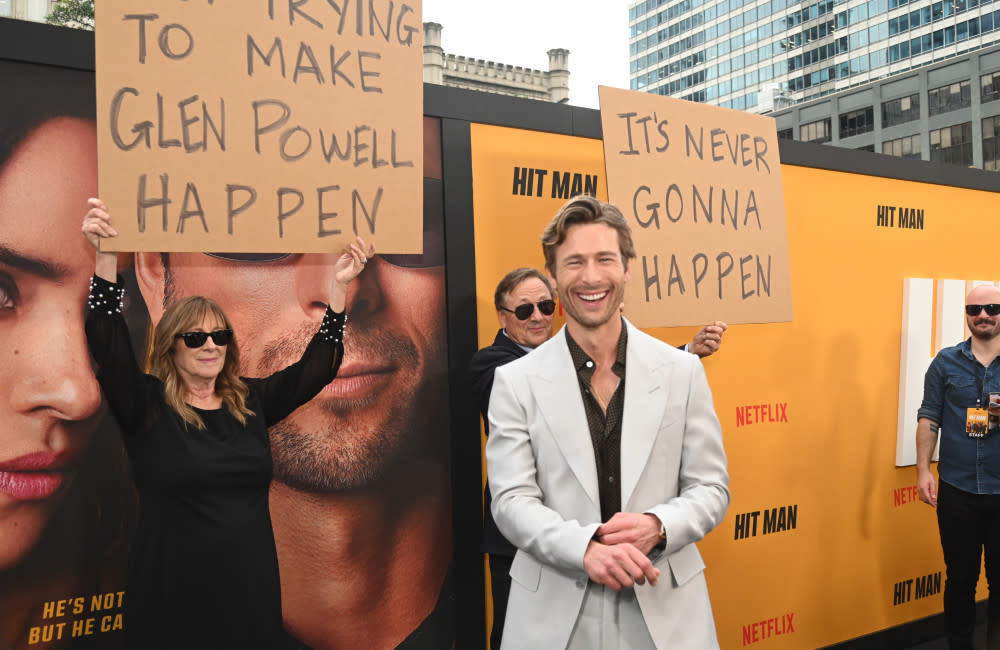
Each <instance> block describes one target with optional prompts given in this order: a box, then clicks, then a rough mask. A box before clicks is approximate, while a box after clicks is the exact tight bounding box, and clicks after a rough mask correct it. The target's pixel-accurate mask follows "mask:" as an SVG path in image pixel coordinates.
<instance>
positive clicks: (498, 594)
mask: <svg viewBox="0 0 1000 650" xmlns="http://www.w3.org/2000/svg"><path fill="white" fill-rule="evenodd" d="M493 304H494V306H495V307H496V310H497V319H498V320H499V321H500V326H501V328H500V330H499V331H498V332H497V335H496V338H494V340H493V344H492V345H489V346H487V347H485V348H483V349H481V350H479V351H478V352H477V353H476V354H475V355H473V357H472V361H471V362H470V365H469V373H470V375H471V378H472V390H473V392H474V393H475V395H476V399H477V401H478V403H479V410H480V412H481V413H482V416H483V422H484V423H485V426H486V435H489V421H488V419H487V413H488V411H489V408H490V392H491V391H492V389H493V376H494V373H495V371H496V369H497V368H499V367H500V366H502V365H504V364H507V363H510V362H511V361H514V360H515V359H519V358H520V357H523V356H524V355H526V354H528V353H529V352H530V351H531V350H533V349H534V348H536V347H538V346H539V345H541V344H542V343H544V342H545V341H547V340H549V339H550V338H551V337H552V327H553V316H554V313H555V308H556V303H555V292H553V291H552V285H551V284H550V283H549V280H548V278H546V277H545V276H544V275H543V274H542V273H541V272H540V271H537V270H536V269H532V268H524V267H522V268H518V269H514V270H513V271H510V272H509V273H507V275H505V276H504V277H503V279H502V280H500V283H499V284H498V285H497V288H496V291H495V292H494V294H493ZM726 327H727V326H726V324H725V323H723V322H722V321H716V322H715V323H713V324H711V325H707V326H705V327H703V328H701V330H699V331H698V333H697V334H695V336H694V338H693V339H692V340H691V343H689V344H687V345H685V346H684V348H683V349H686V350H689V351H691V352H692V353H694V354H697V355H698V356H700V357H706V356H709V355H711V354H713V353H714V352H715V351H716V350H718V349H719V346H720V345H722V335H723V333H724V332H725V331H726ZM483 502H484V511H483V543H482V549H481V550H482V552H484V553H487V554H488V555H489V566H490V586H491V594H492V597H493V628H492V630H491V631H490V648H491V649H492V650H499V649H500V644H501V640H502V636H503V625H504V618H505V617H506V613H507V597H508V594H509V593H510V569H511V564H512V563H513V561H514V555H515V553H517V548H516V547H515V546H514V545H513V544H511V543H510V541H508V540H507V539H506V538H505V537H504V536H503V534H502V533H501V532H500V531H499V529H497V526H496V522H495V521H494V520H493V514H492V513H491V512H490V504H491V502H492V498H491V495H490V489H489V486H488V485H487V486H486V489H485V491H484V495H483Z"/></svg>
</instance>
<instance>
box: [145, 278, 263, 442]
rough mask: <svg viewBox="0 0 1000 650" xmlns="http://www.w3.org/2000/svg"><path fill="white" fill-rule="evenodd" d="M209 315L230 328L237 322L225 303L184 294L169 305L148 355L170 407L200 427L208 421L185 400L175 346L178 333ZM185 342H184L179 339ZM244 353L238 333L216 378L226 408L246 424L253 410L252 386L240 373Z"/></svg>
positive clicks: (148, 364) (150, 369)
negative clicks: (249, 402) (249, 400)
mask: <svg viewBox="0 0 1000 650" xmlns="http://www.w3.org/2000/svg"><path fill="white" fill-rule="evenodd" d="M206 316H213V317H215V318H216V319H217V320H218V321H219V322H221V323H222V325H223V327H224V328H226V329H232V328H233V326H232V324H231V323H230V322H229V319H228V318H226V314H225V313H224V312H223V311H222V307H220V306H219V304H218V303H217V302H215V301H214V300H212V299H210V298H205V297H204V296H189V297H187V298H182V299H181V300H178V301H177V302H175V303H173V304H172V305H170V306H169V307H167V309H166V311H164V312H163V318H161V319H160V323H159V325H157V326H156V329H155V330H154V332H153V336H152V338H151V339H150V345H149V351H148V354H147V355H146V372H147V373H149V374H151V375H153V376H154V377H156V378H158V379H159V380H160V381H162V382H163V392H164V396H165V398H166V401H167V405H168V406H170V408H172V409H174V410H175V411H177V413H179V414H180V416H181V418H183V419H184V421H185V422H187V423H188V424H189V425H191V426H193V427H194V428H196V429H204V428H205V423H204V422H203V421H202V419H201V416H200V415H198V413H197V412H196V411H195V410H194V409H193V408H192V407H191V406H189V405H188V403H187V402H186V401H184V397H185V394H186V387H185V385H184V380H183V379H182V378H181V376H180V372H178V370H177V363H176V362H175V361H174V354H173V349H174V345H175V343H176V341H177V335H178V334H180V333H181V332H190V331H191V330H192V329H193V328H195V327H198V326H200V325H201V324H202V322H204V321H205V318H206ZM178 345H184V343H183V342H182V343H178ZM239 369H240V353H239V348H238V347H237V345H236V337H235V335H234V336H233V339H232V340H231V341H230V342H229V345H227V346H226V359H225V361H224V362H223V364H222V372H220V373H219V376H218V377H217V378H216V379H215V393H216V394H217V395H219V396H220V397H222V403H223V405H224V406H225V407H226V409H227V410H228V411H229V412H230V414H232V416H233V417H234V418H236V419H237V420H238V421H239V422H240V424H242V425H246V423H247V416H248V415H253V414H254V413H253V411H251V410H250V409H248V408H247V405H246V401H247V395H249V394H250V389H249V388H247V385H246V384H245V383H243V381H242V380H241V379H240V375H239Z"/></svg>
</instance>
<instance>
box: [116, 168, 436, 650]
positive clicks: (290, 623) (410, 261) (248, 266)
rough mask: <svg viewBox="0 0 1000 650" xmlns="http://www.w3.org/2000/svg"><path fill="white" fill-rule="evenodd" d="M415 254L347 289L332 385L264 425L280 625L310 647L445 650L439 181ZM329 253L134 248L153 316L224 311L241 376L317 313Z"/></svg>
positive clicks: (261, 372)
mask: <svg viewBox="0 0 1000 650" xmlns="http://www.w3.org/2000/svg"><path fill="white" fill-rule="evenodd" d="M424 203H425V205H424V248H423V253H421V254H416V255H386V254H380V255H376V256H374V257H372V258H371V259H368V260H367V263H366V269H365V272H364V273H362V274H361V275H360V276H359V277H358V279H357V280H356V281H355V282H353V283H352V284H351V285H350V287H349V289H348V293H347V301H346V309H347V313H348V322H347V328H346V332H345V339H344V347H345V352H344V363H343V365H342V366H341V368H340V372H339V374H338V377H337V379H336V380H335V381H333V382H331V383H330V384H329V385H328V386H326V387H325V388H324V389H323V390H322V391H321V393H320V394H319V395H318V396H317V397H316V398H314V399H313V400H312V401H310V402H308V403H307V404H306V405H304V406H303V407H301V408H299V409H298V410H297V411H295V412H294V413H293V414H292V415H290V416H289V417H288V418H286V419H285V420H284V421H283V422H282V423H281V424H280V425H278V426H275V427H272V428H271V430H270V436H271V450H272V456H273V459H274V480H273V482H272V485H271V494H270V512H271V518H272V521H273V527H274V536H275V543H276V547H277V551H278V561H279V568H280V576H281V594H282V610H283V615H284V620H285V626H286V629H287V630H288V631H289V632H290V633H292V634H293V635H294V636H295V637H296V638H297V639H298V640H299V641H301V642H303V643H304V644H306V645H307V646H308V647H310V648H314V649H315V650H328V649H335V648H351V649H353V648H397V647H398V648H408V649H412V648H435V649H436V648H441V647H449V646H450V644H451V639H452V636H451V635H452V634H453V625H452V622H451V619H450V617H451V616H452V614H453V611H452V604H451V602H450V600H449V599H450V598H451V597H452V589H451V588H450V587H449V586H448V584H447V583H448V575H449V566H450V562H451V557H452V553H451V539H452V534H451V495H450V480H451V472H450V460H449V453H450V452H449V449H450V447H449V435H448V431H449V430H448V426H447V413H448V408H447V393H448V390H447V358H448V355H447V342H446V336H447V331H446V327H445V317H446V312H445V276H444V267H443V264H444V257H443V237H442V214H443V213H442V208H441V186H440V181H437V180H435V179H425V183H424ZM335 259H336V256H335V255H322V254H306V255H279V254H275V255H267V254H249V255H248V254H226V253H215V254H210V255H209V254H201V253H171V254H169V255H167V254H162V255H161V254H158V253H139V254H137V255H136V260H135V273H136V279H137V282H138V284H139V287H140V289H141V291H142V294H143V296H144V298H145V302H146V304H147V306H148V308H149V311H150V315H151V317H152V319H153V321H154V322H155V321H157V320H158V319H159V317H160V315H161V314H162V313H163V309H164V306H165V305H169V304H170V303H172V302H173V301H176V300H178V299H180V298H182V297H184V296H186V295H191V294H196V293H197V294H201V295H205V296H209V297H211V298H212V299H214V300H215V301H216V302H218V303H219V304H220V305H222V306H223V308H224V309H225V310H226V314H227V315H228V316H229V318H230V319H231V321H232V323H233V328H234V330H235V331H236V335H237V336H238V338H239V339H240V341H241V350H240V352H241V362H242V369H243V374H244V375H245V376H249V377H260V376H266V375H268V374H270V372H272V370H273V369H275V368H279V367H282V366H283V365H286V364H287V363H288V361H289V360H291V359H294V358H296V355H298V354H299V353H300V352H301V350H302V349H303V348H304V346H305V344H306V342H307V340H308V336H309V335H310V333H311V332H312V331H314V330H315V329H316V327H317V323H318V322H319V320H318V319H320V318H321V317H322V310H323V309H324V307H323V306H322V301H323V293H322V291H323V287H324V285H327V286H328V285H329V278H330V274H331V273H332V272H333V262H334V260H335Z"/></svg>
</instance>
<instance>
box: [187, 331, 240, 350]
mask: <svg viewBox="0 0 1000 650" xmlns="http://www.w3.org/2000/svg"><path fill="white" fill-rule="evenodd" d="M210 336H211V337H212V343H215V344H216V345H218V346H220V347H222V346H224V345H229V343H230V341H232V340H233V330H215V331H214V332H181V333H179V334H177V335H176V336H175V337H174V338H176V339H184V345H186V346H188V347H189V348H200V347H201V346H203V345H205V341H207V340H208V337H210Z"/></svg>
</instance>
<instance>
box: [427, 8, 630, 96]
mask: <svg viewBox="0 0 1000 650" xmlns="http://www.w3.org/2000/svg"><path fill="white" fill-rule="evenodd" d="M629 4H630V1H629V0H506V1H505V2H482V1H481V0H423V5H424V22H435V23H440V25H441V26H442V27H443V29H442V31H441V47H442V48H444V51H445V53H446V54H456V55H461V56H466V57H471V58H474V59H484V60H486V61H498V62H500V63H508V64H510V65H519V66H523V67H525V68H534V69H536V70H548V69H549V58H548V55H547V54H545V53H546V52H547V51H549V50H551V49H554V48H564V49H567V50H569V103H570V104H572V105H573V106H587V107H590V108H597V107H598V104H597V86H598V85H604V86H615V87H617V88H628V6H629Z"/></svg>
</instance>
